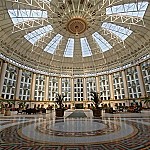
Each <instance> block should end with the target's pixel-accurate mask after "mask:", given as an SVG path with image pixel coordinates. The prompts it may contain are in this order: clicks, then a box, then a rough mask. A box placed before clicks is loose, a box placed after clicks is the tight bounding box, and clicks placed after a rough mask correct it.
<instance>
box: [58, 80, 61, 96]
mask: <svg viewBox="0 0 150 150" xmlns="http://www.w3.org/2000/svg"><path fill="white" fill-rule="evenodd" d="M61 92H62V78H61V77H60V78H59V80H58V93H59V94H62V93H61Z"/></svg>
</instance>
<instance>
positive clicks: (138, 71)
mask: <svg viewBox="0 0 150 150" xmlns="http://www.w3.org/2000/svg"><path fill="white" fill-rule="evenodd" d="M136 69H137V73H138V79H139V84H140V89H141V97H145V96H146V90H145V85H144V81H143V75H142V70H141V67H140V65H137V66H136Z"/></svg>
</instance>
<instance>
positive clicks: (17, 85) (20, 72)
mask: <svg viewBox="0 0 150 150" xmlns="http://www.w3.org/2000/svg"><path fill="white" fill-rule="evenodd" d="M21 76H22V69H20V68H19V70H18V76H17V81H16V82H17V84H16V93H15V100H19V92H20V84H21Z"/></svg>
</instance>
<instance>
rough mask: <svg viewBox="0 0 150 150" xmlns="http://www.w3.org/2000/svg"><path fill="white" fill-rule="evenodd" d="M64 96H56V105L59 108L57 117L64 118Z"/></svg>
mask: <svg viewBox="0 0 150 150" xmlns="http://www.w3.org/2000/svg"><path fill="white" fill-rule="evenodd" d="M64 97H65V96H64V95H61V94H56V97H55V99H56V103H57V105H58V106H59V107H58V108H57V109H56V117H63V116H64V110H65V109H64V105H63V100H64Z"/></svg>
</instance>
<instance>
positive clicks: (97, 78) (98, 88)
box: [96, 76, 101, 93]
mask: <svg viewBox="0 0 150 150" xmlns="http://www.w3.org/2000/svg"><path fill="white" fill-rule="evenodd" d="M96 91H97V92H98V93H100V92H101V91H100V85H99V76H97V77H96Z"/></svg>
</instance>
